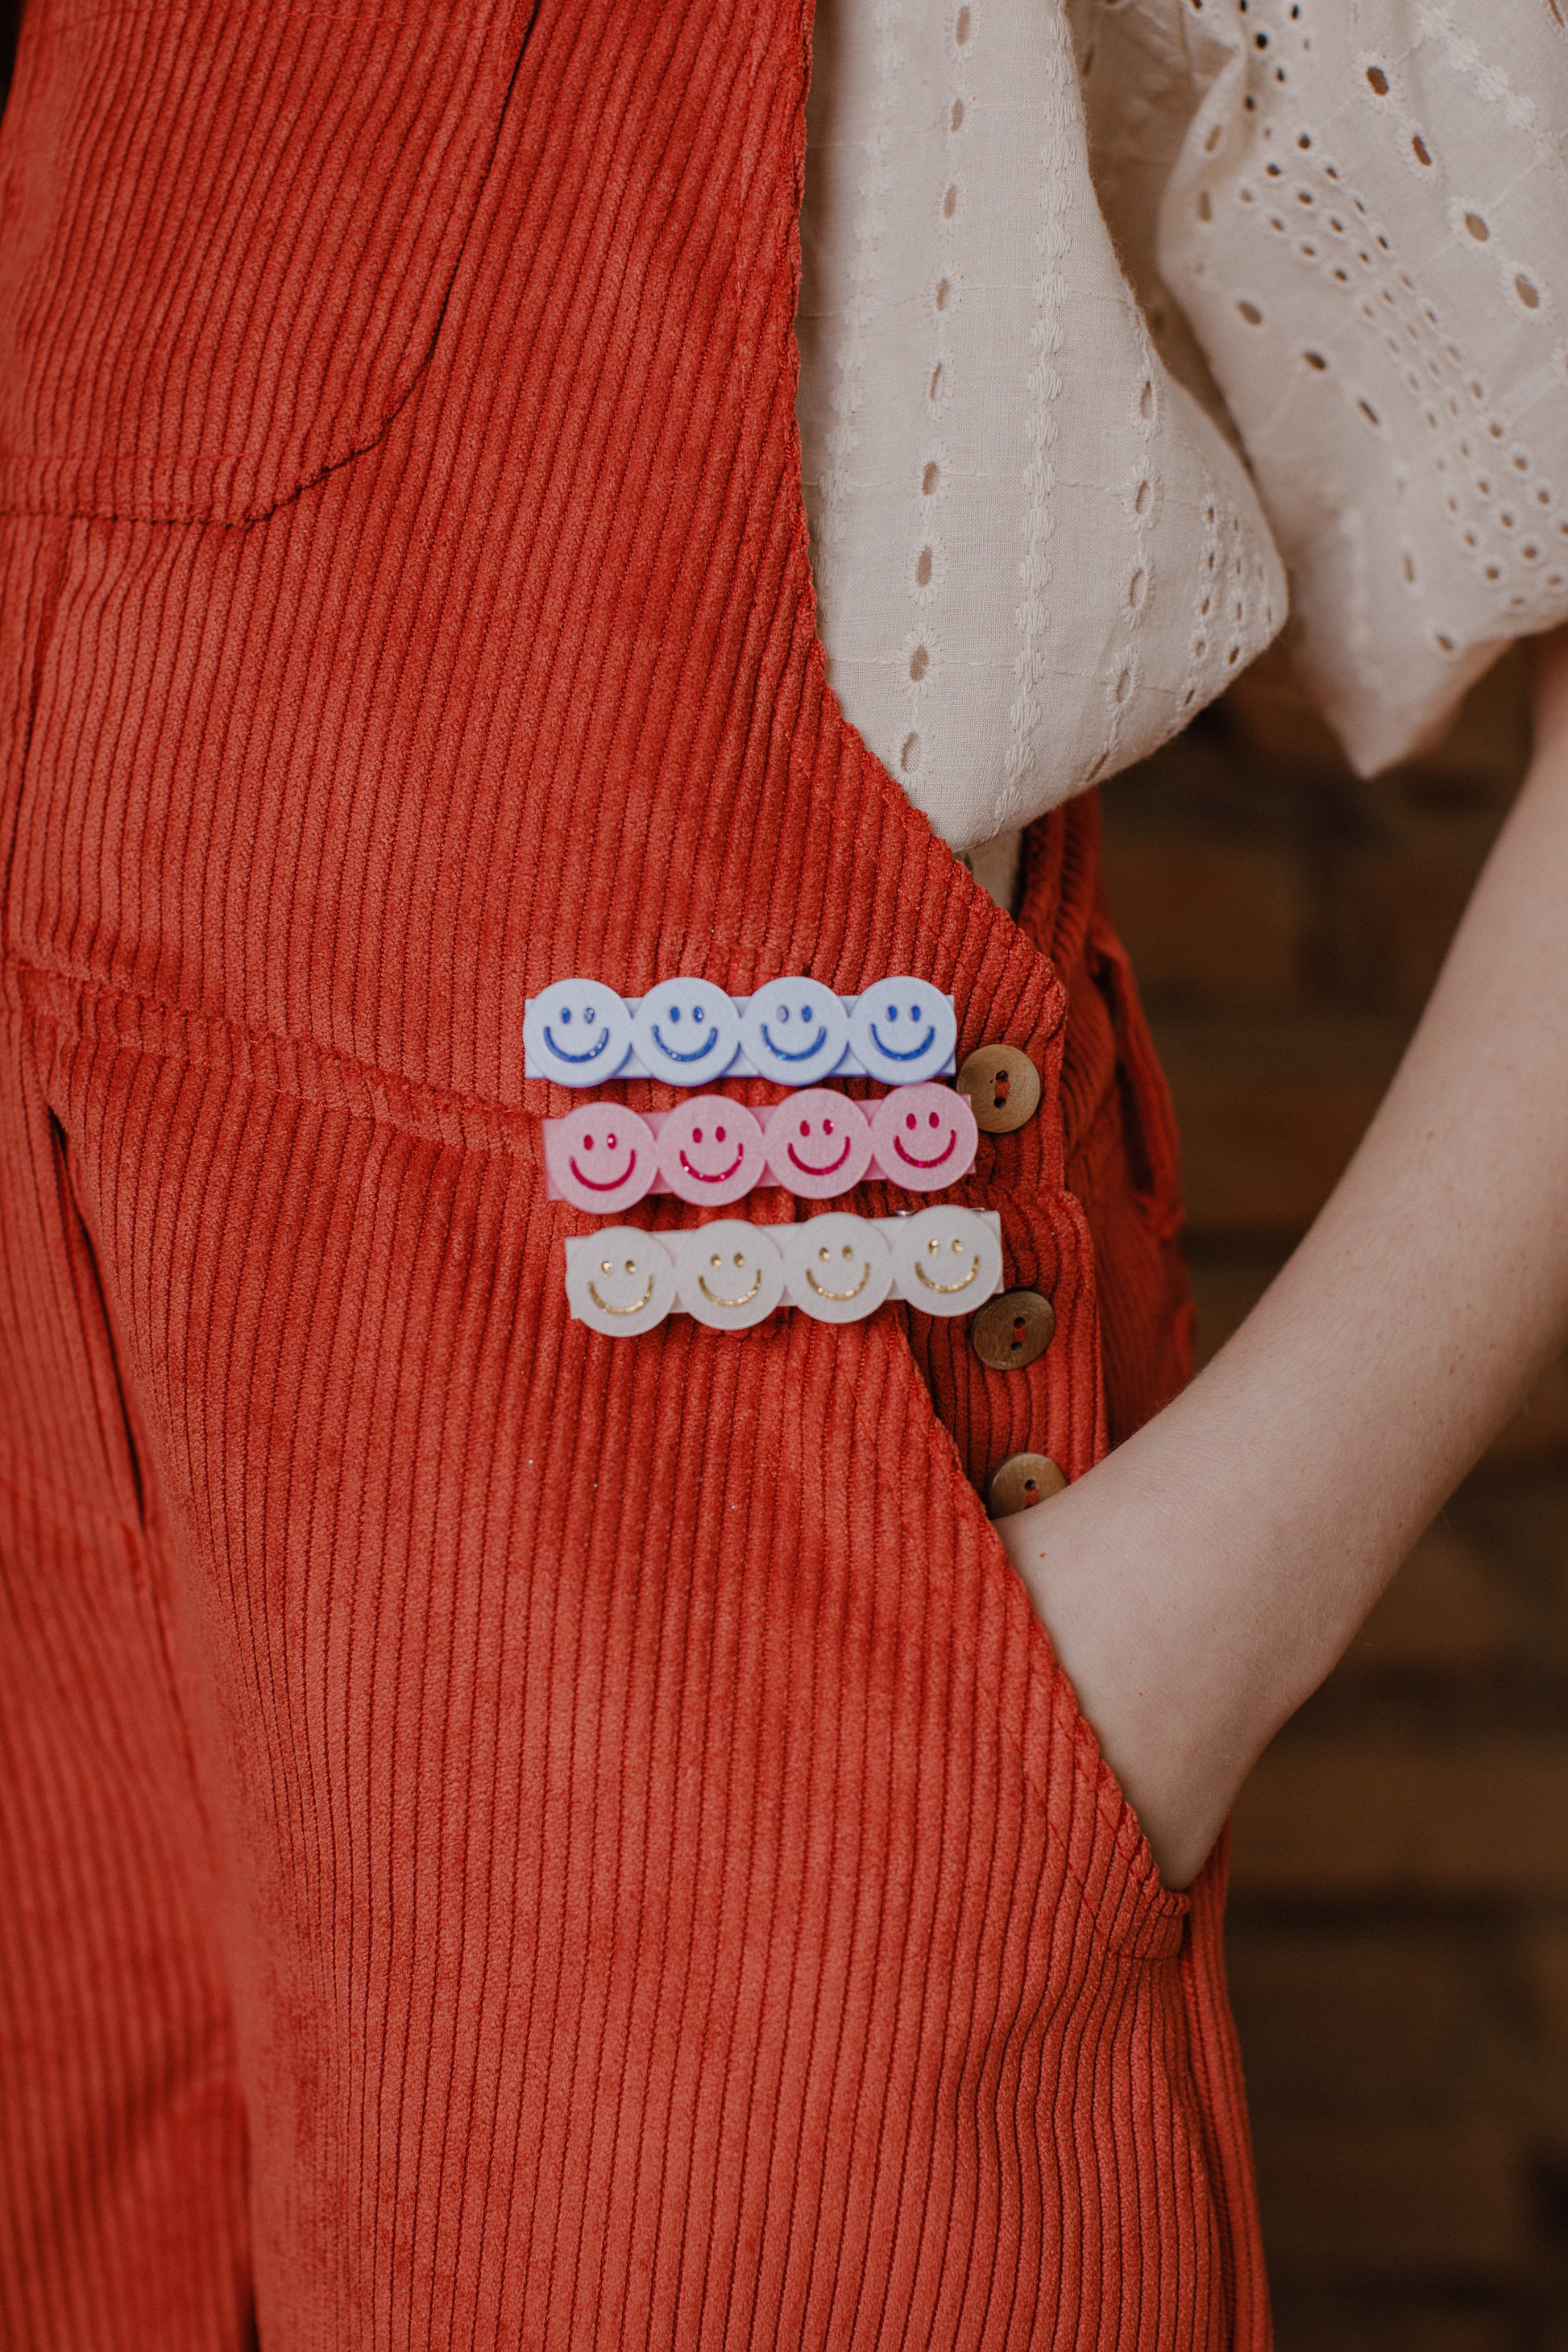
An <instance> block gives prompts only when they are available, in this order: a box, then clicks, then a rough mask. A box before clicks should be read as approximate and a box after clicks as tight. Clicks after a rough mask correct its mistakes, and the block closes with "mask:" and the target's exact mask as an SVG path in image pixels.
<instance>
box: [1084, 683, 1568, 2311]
mask: <svg viewBox="0 0 1568 2352" xmlns="http://www.w3.org/2000/svg"><path fill="white" fill-rule="evenodd" d="M1525 751H1526V723H1525V714H1524V700H1523V693H1522V685H1521V670H1520V667H1519V665H1518V663H1517V661H1516V660H1510V661H1509V662H1506V663H1505V664H1503V665H1502V667H1500V669H1499V670H1497V671H1496V672H1495V673H1494V674H1493V675H1492V676H1491V677H1489V679H1488V680H1486V681H1485V682H1484V683H1483V685H1482V686H1481V687H1479V688H1478V689H1477V690H1476V691H1475V693H1474V694H1473V695H1472V696H1471V697H1470V699H1469V701H1468V704H1467V705H1466V708H1465V710H1464V712H1463V715H1462V717H1461V718H1460V719H1459V721H1458V725H1457V726H1456V727H1455V729H1454V730H1453V731H1452V733H1451V735H1450V736H1449V738H1448V739H1447V741H1446V742H1445V743H1444V744H1443V745H1442V746H1441V748H1440V749H1438V750H1437V751H1434V752H1432V753H1430V754H1429V755H1427V756H1426V757H1425V758H1423V759H1420V760H1418V761H1414V762H1413V763H1411V764H1410V765H1409V766H1408V767H1406V768H1405V769H1403V770H1401V771H1399V772H1396V773H1395V774H1394V775H1392V776H1387V777H1384V778H1381V779H1379V780H1378V781H1377V782H1375V783H1371V784H1366V783H1362V782H1358V781H1357V780H1356V779H1355V778H1354V777H1353V776H1352V775H1351V774H1350V773H1349V772H1348V770H1347V769H1346V767H1345V765H1344V763H1343V761H1342V760H1341V758H1340V757H1339V755H1338V753H1337V751H1336V750H1335V748H1334V745H1333V743H1332V741H1331V739H1330V738H1329V737H1328V736H1327V734H1326V733H1325V732H1324V730H1322V728H1321V726H1320V725H1319V724H1318V723H1317V722H1315V721H1314V719H1312V717H1311V714H1310V711H1308V710H1307V709H1306V708H1305V707H1304V706H1303V705H1302V704H1301V702H1300V700H1299V698H1297V697H1296V695H1295V694H1294V693H1293V691H1292V689H1291V688H1290V685H1289V678H1288V676H1287V674H1286V673H1285V672H1284V670H1283V668H1282V667H1281V666H1280V665H1279V662H1278V661H1276V660H1273V659H1270V660H1269V661H1267V662H1265V663H1264V664H1263V665H1260V666H1259V667H1258V668H1257V669H1255V670H1254V671H1253V672H1251V673H1250V674H1249V675H1248V677H1247V678H1245V679H1244V680H1243V681H1242V682H1241V684H1240V686H1239V687H1238V688H1236V689H1234V690H1233V692H1232V694H1231V695H1230V696H1229V698H1227V699H1226V702H1225V703H1223V704H1222V705H1220V706H1219V707H1218V708H1217V709H1215V710H1214V711H1213V712H1211V713H1209V714H1208V715H1207V716H1206V717H1205V719H1203V720H1202V721H1200V722H1199V724H1198V725H1197V726H1195V727H1194V728H1193V729H1192V730H1189V732H1188V733H1187V734H1186V735H1185V736H1184V737H1183V738H1182V739H1181V740H1179V741H1177V742H1175V743H1173V744H1171V745H1169V746H1167V748H1166V749H1165V751H1163V752H1162V753H1161V754H1160V755H1159V756H1158V757H1157V758H1155V759H1153V760H1152V761H1148V762H1147V763H1146V764H1145V765H1144V766H1142V767H1141V768H1139V769H1136V770H1134V771H1132V772H1130V773H1129V774H1127V775H1125V776H1121V777H1119V778H1116V779H1115V780H1113V781H1112V782H1110V784H1108V785H1107V786H1106V787H1105V789H1104V792H1103V793H1102V796H1101V797H1102V802H1103V806H1104V813H1105V822H1106V859H1107V870H1108V875H1109V880H1110V894H1111V899H1112V903H1113V905H1114V907H1115V910H1116V913H1117V917H1118V919H1119V922H1120V924H1121V929H1122V932H1123V935H1124V936H1125V938H1126V940H1127V941H1128V944H1129V946H1130V948H1131V951H1132V954H1133V957H1134V960H1135V961H1136V964H1137V967H1138V971H1139V974H1140V977H1141V980H1142V987H1143V992H1144V998H1145V1002H1146V1003H1147V1006H1148V1009H1149V1012H1150V1013H1151V1016H1152V1020H1153V1024H1154V1029H1155V1034H1156V1036H1157V1038H1158V1042H1159V1045H1160V1048H1161V1052H1162V1054H1163V1058H1164V1062H1165V1066H1166V1069H1167V1071H1168V1073H1169V1075H1170V1077H1171V1081H1172V1085H1173V1089H1174V1092H1175V1097H1176V1103H1177V1108H1178V1111H1179V1113H1180V1117H1181V1122H1182V1129H1183V1136H1184V1155H1185V1175H1186V1190H1187V1197H1188V1201H1189V1203H1190V1219H1191V1222H1190V1255H1191V1261H1192V1266H1193V1276H1194V1285H1195V1287H1196V1290H1197V1294H1198V1299H1199V1307H1200V1313H1201V1317H1202V1344H1203V1346H1204V1348H1205V1351H1212V1349H1214V1348H1215V1346H1216V1345H1217V1344H1218V1342H1219V1341H1220V1339H1223V1338H1224V1336H1225V1334H1226V1332H1227V1331H1228V1330H1229V1329H1230V1328H1232V1326H1233V1325H1234V1323H1235V1322H1236V1321H1237V1318H1239V1317H1240V1316H1241V1315H1242V1314H1243V1313H1244V1312H1245V1311H1246V1309H1247V1306H1248V1304H1249V1302H1250V1301H1251V1300H1252V1299H1253V1298H1254V1297H1256V1296H1257V1294H1258V1290H1259V1289H1260V1288H1261V1286H1263V1284H1264V1283H1265V1281H1266V1280H1267V1279H1268V1276H1269V1274H1270V1273H1271V1271H1272V1270H1273V1268H1274V1267H1275V1266H1276V1265H1278V1264H1279V1260H1280V1258H1281V1257H1282V1256H1283V1255H1284V1254H1285V1253H1286V1252H1287V1251H1288V1250H1289V1247H1290V1245H1291V1244H1292V1242H1293V1240H1294V1239H1295V1238H1296V1236H1297V1235H1298V1234H1300V1232H1301V1230H1302V1228H1303V1226H1304V1224H1305V1223H1306V1222H1307V1220H1308V1219H1309V1218H1310V1216H1311V1214H1312V1213H1313V1211H1314V1210H1315V1209H1316V1208H1317V1206H1318V1204H1319V1202H1321V1200H1322V1199H1323V1197H1324V1195H1325V1194H1326V1193H1327V1192H1328V1191H1329V1189H1330V1187H1331V1184H1332V1183H1333V1181H1334V1178H1335V1176H1336V1174H1337V1173H1338V1171H1339V1170H1340V1168H1341V1167H1342V1165H1343V1163H1344V1160H1346V1158H1347V1157H1348V1155H1349V1153H1350V1151H1351V1150H1352V1148H1353V1146H1354V1144H1355V1141H1356V1139H1357V1138H1358V1136H1359V1135H1360V1133H1361V1130H1362V1129H1363V1126H1364V1124H1365V1122H1366V1120H1367V1118H1369V1116H1370V1114H1371V1111H1372V1108H1373V1104H1374V1103H1375V1101H1376V1099H1377V1097H1378V1094H1379V1092H1380V1090H1381V1088H1382V1087H1383V1085H1384V1082H1385V1080H1386V1079H1387V1077H1388V1076H1389V1074H1390V1072H1391V1071H1392V1069H1393V1066H1394V1061H1395V1059H1396V1057H1397V1055H1398V1054H1399V1051H1400V1048H1401V1045H1402V1044H1403V1041H1404V1039H1405V1036H1406V1034H1408V1032H1409V1029H1410V1026H1411V1024H1412V1023H1413V1021H1414V1019H1415V1015H1416V1013H1418V1012H1419V1010H1420V1007H1421V1004H1422V1003H1423V1001H1424V998H1425V995H1426V990H1427V988H1428V987H1429V985H1430V983H1431V981H1432V979H1433V977H1434V975H1435V973H1436V968H1437V965H1438V962H1439V961H1440V960H1441V957H1442V954H1443V950H1444V948H1445V946H1446V943H1447V939H1448V936H1449V933H1450V932H1451V930H1452V929H1453V926H1454V923H1455V922H1456V920H1457V919H1458V914H1459V910H1460V908H1462V906H1463V904H1464V901H1465V898H1466V896H1467V893H1468V888H1469V885H1470V882H1471V880H1472V878H1473V877H1474V875H1475V873H1476V871H1477V868H1478V867H1479V864H1480V861H1481V859H1482V858H1483V857H1484V856H1485V854H1486V850H1487V846H1488V844H1489V841H1490V839H1491V836H1492V835H1493V833H1494V832H1495V830H1496V828H1497V826H1498V824H1499V823H1500V820H1501V817H1502V814H1503V813H1504V811H1505V810H1506V808H1507V806H1508V803H1509V801H1510V796H1511V794H1512V792H1513V790H1514V788H1515V786H1516V784H1517V782H1518V780H1519V777H1520V774H1521V771H1522V767H1523V762H1524V757H1525ZM1564 937H1565V940H1568V877H1565V880H1564ZM1564 1181H1568V1171H1564ZM1229 1943H1230V1958H1231V1968H1232V1981H1233V1990H1234V1992H1235V1996H1236V2003H1237V2015H1238V2018H1239V2020H1240V2024H1241V2031H1242V2037H1243V2043H1244V2048H1245V2055H1246V2061H1247V2081H1248V2087H1249V2091H1250V2095H1251V2102H1252V2112H1253V2120H1254V2126H1255V2129H1256V2133H1257V2141H1258V2163H1259V2173H1260V2178H1261V2181H1262V2189H1263V2199H1264V2211H1265V2225H1266V2230H1267V2233H1268V2246H1269V2253H1270V2261H1271V2265H1272V2270H1273V2275H1274V2282H1275V2292H1276V2307H1277V2315H1278V2321H1279V2337H1280V2346H1281V2352H1373V2347H1376V2352H1568V1374H1564V1373H1563V1372H1562V1371H1560V1372H1559V1373H1557V1374H1556V1375H1554V1376H1553V1378H1552V1380H1550V1381H1548V1382H1547V1383H1546V1384H1545V1386H1544V1388H1543V1389H1542V1392H1541V1393H1540V1394H1539V1395H1538V1396H1537V1397H1536V1399H1535V1400H1534V1402H1532V1404H1531V1407H1530V1408H1529V1410H1528V1411H1527V1412H1524V1413H1523V1414H1522V1415H1521V1417H1520V1418H1519V1420H1518V1421H1517V1422H1516V1423H1515V1424H1514V1425H1513V1426H1512V1427H1511V1428H1510V1429H1509V1430H1508V1431H1507V1432H1506V1433H1505V1434H1504V1436H1503V1438H1502V1439H1501V1440H1500V1443H1499V1444H1497V1446H1496V1447H1494V1449H1493V1451H1492V1453H1491V1454H1490V1455H1489V1457H1488V1459H1487V1460H1486V1461H1485V1462H1484V1463H1483V1464H1482V1465H1481V1466H1480V1468H1479V1470H1478V1471H1477V1472H1476V1473H1475V1475H1473V1476H1472V1477H1471V1478H1470V1479H1469V1480H1468V1483H1467V1484H1466V1486H1464V1487H1463V1489H1462V1490H1461V1492H1460V1493H1459V1494H1458V1496H1457V1497H1456V1498H1455V1500H1454V1502H1453V1504H1452V1505H1451V1506H1450V1507H1449V1509H1448V1510H1447V1512H1446V1513H1445V1514H1444V1516H1443V1517H1442V1519H1441V1520H1440V1521H1439V1523H1438V1525H1437V1526H1436V1527H1435V1528H1433V1530H1432V1531H1431V1533H1430V1534H1429V1535H1428V1536H1427V1538H1426V1540H1425V1541H1424V1542H1423V1544H1422V1545H1421V1547H1420V1549H1419V1550H1418V1551H1417V1552H1416V1554H1415V1557H1414V1559H1412V1560H1411V1562H1410V1564H1409V1566H1408V1567H1407V1568H1406V1569H1405V1571H1404V1573H1403V1574H1402V1575H1401V1576H1400V1578H1399V1579H1398V1580H1397V1581H1396V1583H1395V1584H1394V1588H1393V1590H1392V1591H1391V1592H1390V1593H1389V1594H1388V1596H1387V1598H1386V1599H1385V1600H1384V1602H1383V1604H1382V1605H1381V1607H1380V1608H1379V1609H1378V1611H1377V1612H1376V1614H1375V1615H1374V1616H1373V1619H1372V1621H1371V1622H1370V1623H1369V1624H1368V1626H1367V1627H1366V1629H1365V1631H1364V1633H1363V1635H1362V1637H1361V1639H1360V1641H1359V1642H1358V1643H1357V1644H1356V1646H1355V1648H1354V1650H1353V1651H1352V1654H1351V1655H1350V1657H1349V1658H1348V1659H1347V1660H1346V1661H1345V1663H1344V1664H1343V1665H1342V1667H1341V1668H1340V1670H1339V1672H1338V1673H1337V1674H1336V1675H1334V1676H1333V1678H1332V1679H1331V1682H1330V1683H1329V1684H1328V1685H1327V1686H1326V1687H1325V1688H1324V1689H1323V1690H1322V1691H1321V1692H1320V1693H1319V1695H1318V1696H1317V1697H1316V1698H1314V1699H1313V1700H1312V1701H1311V1702H1310V1705H1309V1706H1307V1707H1306V1708H1305V1709H1304V1710H1303V1712H1302V1713H1301V1714H1300V1716H1299V1717H1297V1719H1296V1720H1295V1722H1293V1723H1292V1724H1291V1725H1290V1726H1289V1727H1288V1728H1287V1730H1286V1731H1285V1732H1284V1733H1283V1734H1282V1735H1281V1737H1280V1738H1279V1740H1278V1741H1277V1742H1276V1743H1275V1746H1274V1748H1272V1749H1271V1750H1270V1752H1269V1754H1268V1757H1266V1758H1265V1759H1264V1762H1263V1764H1262V1766H1261V1767H1260V1769H1259V1770H1258V1773H1257V1775H1256V1776H1255V1779H1254V1780H1253V1783H1252V1785H1251V1787H1250V1788H1249V1790H1248V1791H1247V1795H1246V1797H1245V1799H1244V1801H1243V1802H1242V1805H1241V1808H1240V1811H1239V1813H1238V1816H1237V1846H1236V1874H1235V1882H1234V1895H1233V1899H1232V1907H1231V1924H1230V1936H1229Z"/></svg>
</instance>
